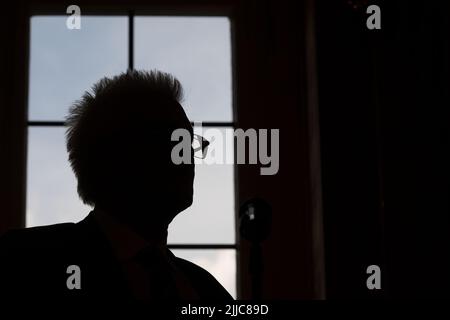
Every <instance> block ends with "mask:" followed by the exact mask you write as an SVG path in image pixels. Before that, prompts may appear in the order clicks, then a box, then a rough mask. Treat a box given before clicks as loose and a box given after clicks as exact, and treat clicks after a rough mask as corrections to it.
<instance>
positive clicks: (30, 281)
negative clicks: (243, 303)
mask: <svg viewBox="0 0 450 320" xmlns="http://www.w3.org/2000/svg"><path fill="white" fill-rule="evenodd" d="M168 254H169V257H170V259H172V262H173V263H175V265H176V267H177V268H178V269H179V270H181V271H182V272H183V274H184V275H185V276H186V277H187V278H188V280H189V281H190V282H191V284H192V286H193V287H194V289H195V291H196V293H197V295H198V296H199V298H200V299H201V300H203V301H211V302H229V301H232V300H233V299H232V297H231V296H230V295H229V293H228V292H227V291H226V290H225V289H224V288H223V287H222V286H221V285H220V284H219V283H218V282H217V280H216V279H215V278H214V277H213V276H211V275H210V274H209V273H208V272H207V271H206V270H204V269H202V268H200V267H199V266H197V265H195V264H193V263H191V262H189V261H186V260H184V259H180V258H177V257H175V256H174V255H173V254H172V253H171V252H170V251H169V250H168ZM71 265H76V266H79V267H80V271H81V277H80V278H81V289H80V290H78V289H72V290H70V289H68V286H67V284H66V282H67V279H68V278H69V276H70V275H71V274H70V273H68V272H67V268H68V267H69V266H71ZM0 296H1V297H2V299H3V301H5V299H6V300H16V299H17V300H18V301H24V300H31V301H36V300H46V301H59V300H65V301H77V300H82V301H125V302H126V301H133V295H132V294H131V291H130V289H129V287H128V286H127V283H126V280H125V275H124V273H123V271H122V269H121V267H120V265H119V262H118V260H117V259H116V258H115V256H114V254H113V251H112V248H111V247H110V245H109V243H108V241H107V239H106V237H105V236H104V234H103V233H102V232H101V230H100V228H99V226H98V225H97V223H96V221H95V219H94V217H92V215H89V216H88V217H87V218H85V219H84V220H82V221H81V222H79V223H63V224H56V225H51V226H43V227H34V228H27V229H20V230H13V231H9V232H7V233H6V234H5V235H3V236H2V237H0Z"/></svg>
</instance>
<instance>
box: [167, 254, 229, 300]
mask: <svg viewBox="0 0 450 320" xmlns="http://www.w3.org/2000/svg"><path fill="white" fill-rule="evenodd" d="M175 262H176V265H177V266H178V267H179V268H180V269H181V270H182V271H183V273H184V274H185V275H187V277H188V278H189V279H190V280H191V281H192V283H193V284H194V286H195V287H196V289H197V292H198V293H200V295H201V298H202V299H206V300H211V301H232V300H233V298H232V297H231V295H230V294H229V293H228V291H227V290H226V289H225V288H224V287H223V286H222V285H221V284H220V283H219V282H218V281H217V280H216V278H214V276H212V275H211V274H210V273H209V272H208V271H206V270H205V269H203V268H202V267H200V266H198V265H196V264H195V263H192V262H190V261H188V260H185V259H182V258H178V257H175Z"/></svg>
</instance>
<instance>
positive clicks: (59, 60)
mask: <svg viewBox="0 0 450 320" xmlns="http://www.w3.org/2000/svg"><path fill="white" fill-rule="evenodd" d="M66 19H67V17H66V16H52V17H48V16H36V17H33V18H31V45H30V50H31V52H30V85H29V119H30V120H56V121H62V120H63V119H64V117H65V116H66V114H67V110H68V108H69V106H70V105H71V104H72V103H73V102H74V101H75V100H76V99H79V98H80V97H81V95H82V93H83V92H84V91H86V90H87V89H89V88H91V86H92V85H93V84H94V83H95V82H96V81H98V80H99V79H100V78H102V77H104V76H112V75H115V74H118V73H120V72H123V71H126V69H127V66H128V52H127V49H128V20H127V17H94V16H88V17H86V16H82V17H81V29H80V30H69V29H67V27H66Z"/></svg>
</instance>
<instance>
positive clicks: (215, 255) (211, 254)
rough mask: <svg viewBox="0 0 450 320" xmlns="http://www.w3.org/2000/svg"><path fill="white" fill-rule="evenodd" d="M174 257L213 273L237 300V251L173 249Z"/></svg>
mask: <svg viewBox="0 0 450 320" xmlns="http://www.w3.org/2000/svg"><path fill="white" fill-rule="evenodd" d="M171 251H172V252H173V254H174V255H176V256H177V257H179V258H182V259H185V260H189V261H191V262H193V263H195V264H197V265H199V266H200V267H202V268H204V269H205V270H207V271H208V272H209V273H211V274H212V275H213V276H214V277H215V278H216V280H217V281H219V282H220V284H221V285H222V286H223V287H224V288H225V289H227V291H228V292H229V293H230V294H231V295H232V296H233V298H235V299H236V251H235V250H234V249H214V250H211V249H205V250H204V249H192V250H190V249H189V250H186V249H177V250H175V249H172V250H171Z"/></svg>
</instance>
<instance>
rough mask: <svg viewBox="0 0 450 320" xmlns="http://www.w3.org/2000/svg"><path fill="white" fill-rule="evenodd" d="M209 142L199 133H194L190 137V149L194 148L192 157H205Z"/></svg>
mask: <svg viewBox="0 0 450 320" xmlns="http://www.w3.org/2000/svg"><path fill="white" fill-rule="evenodd" d="M209 144H210V142H209V141H208V140H206V139H205V138H203V137H202V136H201V135H198V134H194V136H193V139H192V149H193V150H194V157H195V158H198V159H205V157H206V153H207V151H208V146H209Z"/></svg>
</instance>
